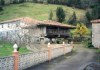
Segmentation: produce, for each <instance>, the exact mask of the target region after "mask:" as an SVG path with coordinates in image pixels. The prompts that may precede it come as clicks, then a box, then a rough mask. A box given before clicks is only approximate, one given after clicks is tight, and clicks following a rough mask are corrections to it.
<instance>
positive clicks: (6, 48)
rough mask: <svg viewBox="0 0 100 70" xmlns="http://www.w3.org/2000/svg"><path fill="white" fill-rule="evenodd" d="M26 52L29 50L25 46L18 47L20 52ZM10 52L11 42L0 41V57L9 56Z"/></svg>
mask: <svg viewBox="0 0 100 70" xmlns="http://www.w3.org/2000/svg"><path fill="white" fill-rule="evenodd" d="M28 52H29V50H27V49H26V48H25V47H22V46H21V48H19V53H20V54H24V53H28ZM12 54H13V44H11V43H2V42H0V57H4V56H11V55H12Z"/></svg>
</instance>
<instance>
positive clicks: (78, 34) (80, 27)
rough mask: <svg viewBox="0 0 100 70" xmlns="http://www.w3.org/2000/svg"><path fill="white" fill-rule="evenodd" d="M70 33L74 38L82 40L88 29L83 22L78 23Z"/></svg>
mask: <svg viewBox="0 0 100 70" xmlns="http://www.w3.org/2000/svg"><path fill="white" fill-rule="evenodd" d="M71 34H72V36H73V37H74V38H75V39H77V38H79V39H80V40H79V41H80V42H82V41H83V38H84V37H86V36H87V35H88V34H89V30H88V28H87V27H86V26H85V25H84V24H83V23H78V24H77V27H76V29H75V30H73V31H72V32H71Z"/></svg>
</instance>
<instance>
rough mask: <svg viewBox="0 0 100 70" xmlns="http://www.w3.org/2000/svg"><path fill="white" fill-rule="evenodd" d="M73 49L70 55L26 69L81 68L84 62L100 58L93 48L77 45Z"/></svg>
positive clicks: (67, 69) (73, 69)
mask: <svg viewBox="0 0 100 70" xmlns="http://www.w3.org/2000/svg"><path fill="white" fill-rule="evenodd" d="M74 50H76V52H75V53H73V54H72V55H71V56H69V55H65V56H62V57H59V58H57V59H54V60H52V61H51V62H45V63H43V64H40V65H37V66H33V67H30V68H28V69H26V70H81V69H82V68H83V67H84V66H85V65H86V64H88V63H90V62H98V61H97V60H96V59H98V58H100V55H96V54H95V52H94V50H90V49H86V48H83V47H77V48H75V49H74Z"/></svg>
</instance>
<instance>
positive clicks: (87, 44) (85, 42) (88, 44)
mask: <svg viewBox="0 0 100 70" xmlns="http://www.w3.org/2000/svg"><path fill="white" fill-rule="evenodd" d="M83 43H84V45H85V46H86V47H87V48H93V47H94V46H93V45H92V40H91V38H86V39H85V40H84V42H83Z"/></svg>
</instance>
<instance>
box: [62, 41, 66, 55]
mask: <svg viewBox="0 0 100 70" xmlns="http://www.w3.org/2000/svg"><path fill="white" fill-rule="evenodd" d="M63 51H64V55H65V54H66V47H65V42H63Z"/></svg>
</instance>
